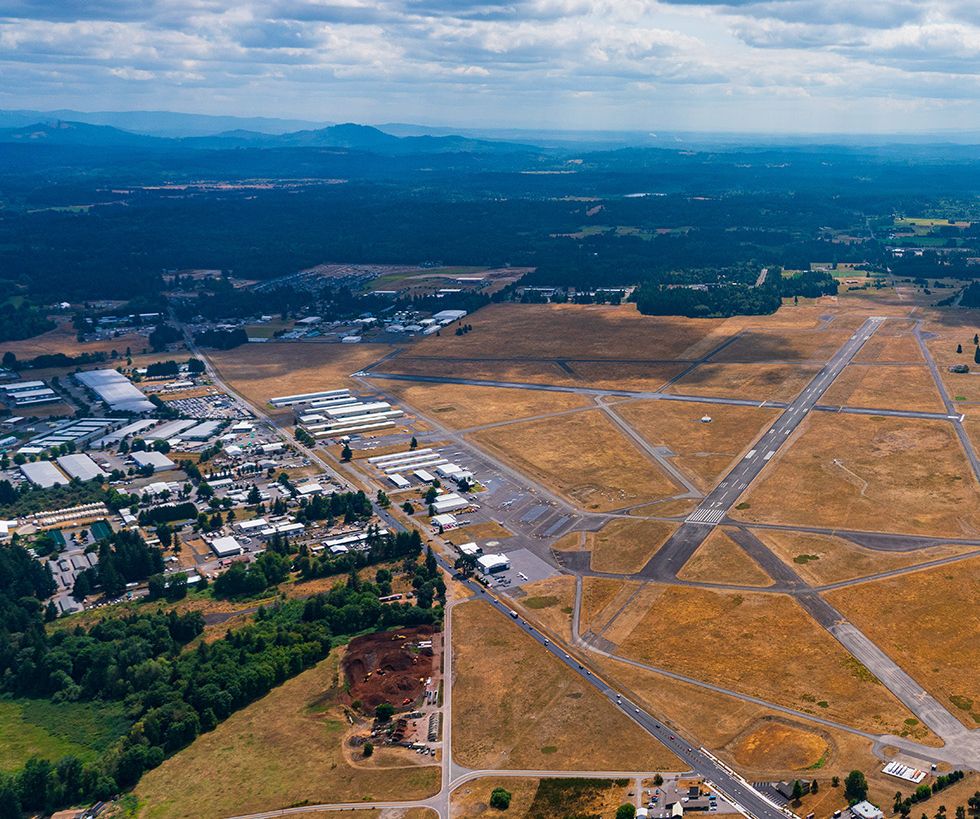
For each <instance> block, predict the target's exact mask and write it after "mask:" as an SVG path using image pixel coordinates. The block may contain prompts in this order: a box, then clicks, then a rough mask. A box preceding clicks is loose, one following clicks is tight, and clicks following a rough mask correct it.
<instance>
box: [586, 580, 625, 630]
mask: <svg viewBox="0 0 980 819" xmlns="http://www.w3.org/2000/svg"><path fill="white" fill-rule="evenodd" d="M637 588H639V584H638V583H633V582H626V581H622V580H613V579H612V578H608V577H583V578H582V610H581V612H580V614H579V628H580V629H581V631H582V633H585V631H587V630H588V629H590V628H593V627H595V628H597V629H598V628H602V626H603V625H604V624H605V623H606V622H607V621H608V619H609V618H610V617H612V615H613V613H614V611H613V610H616V611H618V610H619V609H620V608H621V607H622V605H623V603H625V602H626V601H627V600H629V597H630V595H631V594H633V592H635V591H636V590H637ZM607 607H608V609H609V611H608V612H607V611H606V609H607ZM604 614H605V615H606V616H603V615H604Z"/></svg>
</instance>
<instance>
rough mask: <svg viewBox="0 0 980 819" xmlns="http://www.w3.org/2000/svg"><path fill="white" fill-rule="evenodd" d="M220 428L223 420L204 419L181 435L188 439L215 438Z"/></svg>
mask: <svg viewBox="0 0 980 819" xmlns="http://www.w3.org/2000/svg"><path fill="white" fill-rule="evenodd" d="M220 428H221V421H202V422H201V423H200V424H195V425H194V426H192V427H191V428H190V429H187V430H184V431H183V432H181V433H180V437H181V438H182V439H184V440H187V441H207V440H208V439H209V438H213V437H214V436H215V435H216V434H217V432H218V430H219V429H220Z"/></svg>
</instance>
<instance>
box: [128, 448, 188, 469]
mask: <svg viewBox="0 0 980 819" xmlns="http://www.w3.org/2000/svg"><path fill="white" fill-rule="evenodd" d="M130 457H131V458H132V459H133V461H134V462H135V463H136V465H137V466H152V467H153V471H154V472H166V471H167V470H168V469H176V468H177V464H175V463H174V462H173V461H171V460H170V458H168V457H167V456H166V455H164V454H163V453H162V452H131V453H130Z"/></svg>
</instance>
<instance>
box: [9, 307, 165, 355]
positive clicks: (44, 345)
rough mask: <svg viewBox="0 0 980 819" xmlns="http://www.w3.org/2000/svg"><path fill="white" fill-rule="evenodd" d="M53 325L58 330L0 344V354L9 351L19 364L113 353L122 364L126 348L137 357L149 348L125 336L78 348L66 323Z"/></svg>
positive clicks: (132, 336) (139, 339)
mask: <svg viewBox="0 0 980 819" xmlns="http://www.w3.org/2000/svg"><path fill="white" fill-rule="evenodd" d="M56 323H57V325H58V326H57V327H55V329H53V330H49V331H48V332H46V333H43V334H41V335H39V336H35V337H34V338H25V339H21V340H20V341H3V342H0V353H6V352H8V351H9V352H11V353H13V354H14V355H15V356H17V358H19V359H22V360H23V359H28V358H34V357H35V356H39V355H52V354H55V353H64V354H65V355H70V356H77V355H82V354H83V353H110V352H112V351H113V350H115V351H116V352H118V353H119V355H120V356H122V359H123V361H122V363H123V364H125V363H126V357H125V353H126V348H127V347H129V348H130V349H131V351H132V352H133V353H138V352H140V351H141V350H142V349H143V348H144V347H149V341H147V338H146V336H141V335H139V334H138V333H127V334H124V335H121V336H119V338H102V339H97V340H95V341H86V342H85V343H83V344H79V343H78V338H77V333H76V332H75V330H74V329H73V328H72V325H71V321H70V320H69V319H61V318H59V319H56Z"/></svg>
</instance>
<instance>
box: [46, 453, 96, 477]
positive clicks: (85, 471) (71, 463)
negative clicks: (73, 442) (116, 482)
mask: <svg viewBox="0 0 980 819" xmlns="http://www.w3.org/2000/svg"><path fill="white" fill-rule="evenodd" d="M57 460H58V466H60V467H61V468H62V469H63V470H64V471H65V472H67V473H68V474H69V475H71V477H73V478H78V479H79V480H81V481H90V480H92V479H93V478H105V477H106V473H105V472H104V471H103V470H102V468H101V467H100V466H99V465H98V464H97V463H96V462H95V461H93V460H92V459H91V458H90V457H89V456H88V455H80V454H74V455H62V456H61V457H60V458H58V459H57Z"/></svg>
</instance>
